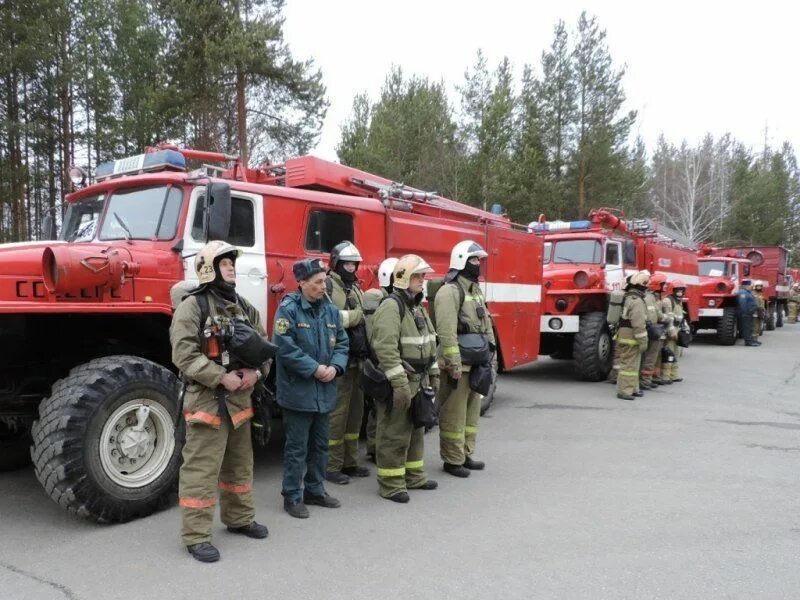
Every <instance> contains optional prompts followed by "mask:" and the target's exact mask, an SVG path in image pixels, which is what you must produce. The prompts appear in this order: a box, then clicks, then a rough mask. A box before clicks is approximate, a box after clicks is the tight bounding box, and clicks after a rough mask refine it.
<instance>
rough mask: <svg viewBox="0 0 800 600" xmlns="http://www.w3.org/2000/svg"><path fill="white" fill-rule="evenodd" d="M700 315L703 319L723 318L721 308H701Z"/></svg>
mask: <svg viewBox="0 0 800 600" xmlns="http://www.w3.org/2000/svg"><path fill="white" fill-rule="evenodd" d="M699 314H700V316H701V317H721V316H722V309H721V308H701V309H700V313H699Z"/></svg>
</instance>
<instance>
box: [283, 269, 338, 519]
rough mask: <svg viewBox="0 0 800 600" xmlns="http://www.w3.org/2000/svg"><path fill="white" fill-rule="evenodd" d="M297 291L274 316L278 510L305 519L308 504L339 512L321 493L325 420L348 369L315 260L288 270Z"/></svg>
mask: <svg viewBox="0 0 800 600" xmlns="http://www.w3.org/2000/svg"><path fill="white" fill-rule="evenodd" d="M292 272H293V273H294V277H295V279H296V280H297V283H298V286H299V291H298V292H294V293H292V294H287V295H286V297H285V298H284V299H283V300H282V301H281V303H280V305H279V306H278V310H277V311H276V312H275V324H274V326H273V331H272V337H273V340H274V341H275V344H276V345H277V346H278V361H277V372H276V375H277V377H276V388H277V401H278V405H279V406H280V407H281V408H282V409H283V429H284V433H285V435H286V442H285V444H284V449H283V489H282V491H281V494H282V495H283V509H284V510H285V511H286V512H287V513H289V515H291V516H292V517H296V518H298V519H306V518H308V508H306V505H307V504H314V505H317V506H322V507H325V508H338V507H339V506H340V503H339V501H338V500H337V499H336V498H333V497H331V496H329V495H328V494H327V493H326V492H325V487H324V485H323V484H324V481H325V468H326V465H327V463H328V440H329V439H330V436H329V415H330V412H331V411H332V410H333V408H334V406H336V382H335V381H334V379H335V378H336V377H341V376H343V375H344V373H345V370H346V369H347V357H348V349H349V342H348V339H347V333H345V330H344V327H342V323H341V317H340V314H339V311H338V310H337V309H336V307H335V306H334V305H333V304H331V303H330V302H328V301H327V300H325V290H326V287H327V283H326V282H327V277H326V276H325V266H324V265H323V263H322V261H321V260H319V259H318V258H314V259H312V258H306V259H304V260H300V261H297V262H296V263H294V265H293V267H292Z"/></svg>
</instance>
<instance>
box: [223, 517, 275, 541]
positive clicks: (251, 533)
mask: <svg viewBox="0 0 800 600" xmlns="http://www.w3.org/2000/svg"><path fill="white" fill-rule="evenodd" d="M228 531H230V532H231V533H241V534H242V535H246V536H247V537H249V538H253V539H255V540H263V539H264V538H265V537H267V536H268V535H269V530H268V529H267V526H266V525H262V524H261V523H256V522H255V521H253V522H252V523H250V524H249V525H244V526H242V527H231V526H230V525H229V526H228Z"/></svg>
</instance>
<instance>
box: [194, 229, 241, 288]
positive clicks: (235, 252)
mask: <svg viewBox="0 0 800 600" xmlns="http://www.w3.org/2000/svg"><path fill="white" fill-rule="evenodd" d="M225 254H230V255H231V257H232V258H233V259H234V260H236V259H237V258H238V257H239V256H241V254H242V251H241V250H239V249H238V248H237V247H236V246H232V245H231V244H229V243H228V242H222V241H220V240H212V241H210V242H208V243H207V244H206V245H205V246H203V247H202V248H200V251H199V252H198V253H197V254H196V255H195V257H194V269H195V271H197V280H198V282H199V283H200V285H202V284H204V283H211V282H212V281H214V279H215V278H216V277H217V271H216V269H215V265H214V263H215V261H216V259H217V258H219V257H220V256H224V255H225Z"/></svg>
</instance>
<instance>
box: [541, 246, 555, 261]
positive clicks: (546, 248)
mask: <svg viewBox="0 0 800 600" xmlns="http://www.w3.org/2000/svg"><path fill="white" fill-rule="evenodd" d="M552 251H553V242H545V243H544V254H543V255H542V262H543V264H545V265H546V264H548V263H549V262H550V254H551V252H552Z"/></svg>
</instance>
